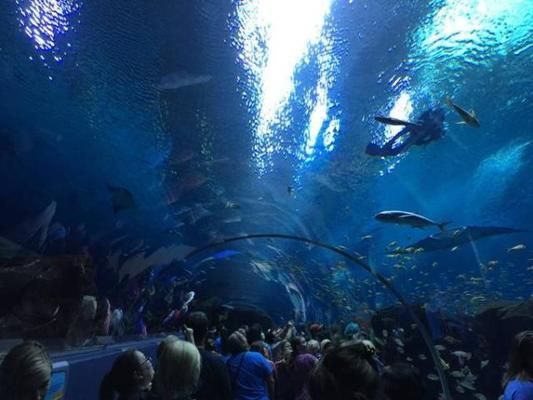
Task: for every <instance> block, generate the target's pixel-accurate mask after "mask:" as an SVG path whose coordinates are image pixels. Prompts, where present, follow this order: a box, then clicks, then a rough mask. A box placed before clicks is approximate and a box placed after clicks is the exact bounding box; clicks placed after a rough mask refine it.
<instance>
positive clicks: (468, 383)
mask: <svg viewBox="0 0 533 400" xmlns="http://www.w3.org/2000/svg"><path fill="white" fill-rule="evenodd" d="M459 385H461V386H462V387H464V388H466V389H468V390H471V391H474V390H476V388H475V387H474V385H473V384H472V381H471V380H469V379H468V380H464V381H460V382H459Z"/></svg>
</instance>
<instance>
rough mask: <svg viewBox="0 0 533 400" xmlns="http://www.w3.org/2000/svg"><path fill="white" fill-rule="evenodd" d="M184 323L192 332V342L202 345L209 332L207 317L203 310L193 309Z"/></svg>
mask: <svg viewBox="0 0 533 400" xmlns="http://www.w3.org/2000/svg"><path fill="white" fill-rule="evenodd" d="M186 325H187V326H188V327H189V328H191V329H192V330H193V332H194V343H196V345H197V346H203V345H204V344H205V340H206V339H207V334H208V332H209V319H208V318H207V315H205V313H204V312H201V311H195V312H192V313H190V314H189V315H188V316H187V321H186Z"/></svg>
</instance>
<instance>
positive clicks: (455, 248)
mask: <svg viewBox="0 0 533 400" xmlns="http://www.w3.org/2000/svg"><path fill="white" fill-rule="evenodd" d="M458 248H459V246H453V247H452V248H451V250H450V251H451V252H454V251H456V250H457V249H458Z"/></svg>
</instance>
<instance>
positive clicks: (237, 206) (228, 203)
mask: <svg viewBox="0 0 533 400" xmlns="http://www.w3.org/2000/svg"><path fill="white" fill-rule="evenodd" d="M224 208H231V209H233V210H238V209H240V208H241V205H240V204H239V203H234V202H232V201H226V203H225V204H224Z"/></svg>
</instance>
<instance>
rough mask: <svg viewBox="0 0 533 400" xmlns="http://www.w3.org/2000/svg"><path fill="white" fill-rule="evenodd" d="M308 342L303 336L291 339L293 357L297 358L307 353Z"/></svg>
mask: <svg viewBox="0 0 533 400" xmlns="http://www.w3.org/2000/svg"><path fill="white" fill-rule="evenodd" d="M306 344H307V342H306V340H305V338H304V337H303V336H295V337H294V338H292V339H291V346H292V351H293V355H294V356H296V355H298V354H303V353H305V352H306V350H307V349H306Z"/></svg>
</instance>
